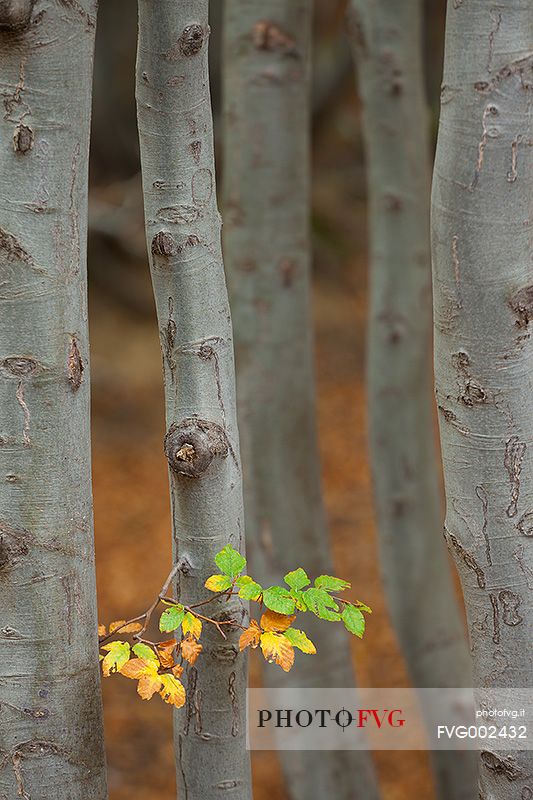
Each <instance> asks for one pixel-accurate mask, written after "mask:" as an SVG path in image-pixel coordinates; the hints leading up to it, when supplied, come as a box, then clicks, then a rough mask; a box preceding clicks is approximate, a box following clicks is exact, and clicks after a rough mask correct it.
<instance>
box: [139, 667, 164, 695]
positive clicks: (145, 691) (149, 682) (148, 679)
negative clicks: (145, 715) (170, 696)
mask: <svg viewBox="0 0 533 800" xmlns="http://www.w3.org/2000/svg"><path fill="white" fill-rule="evenodd" d="M165 677H166V676H165V675H158V674H157V672H156V673H154V674H152V673H150V674H147V675H142V676H141V677H140V678H139V683H138V684H137V694H138V695H139V696H140V697H141V698H142V699H143V700H151V699H152V697H153V695H154V694H155V693H156V692H159V691H160V690H161V686H162V684H163V678H165Z"/></svg>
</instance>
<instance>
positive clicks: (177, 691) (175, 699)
mask: <svg viewBox="0 0 533 800" xmlns="http://www.w3.org/2000/svg"><path fill="white" fill-rule="evenodd" d="M194 644H197V642H194ZM199 646H200V645H198V647H199ZM160 678H161V683H162V686H161V689H160V690H159V694H160V695H161V697H162V698H163V700H164V701H165V703H170V704H171V705H173V706H176V708H181V707H182V705H184V703H185V689H184V687H183V684H182V683H181V682H180V681H179V680H178V679H177V678H175V677H174V675H161V676H160Z"/></svg>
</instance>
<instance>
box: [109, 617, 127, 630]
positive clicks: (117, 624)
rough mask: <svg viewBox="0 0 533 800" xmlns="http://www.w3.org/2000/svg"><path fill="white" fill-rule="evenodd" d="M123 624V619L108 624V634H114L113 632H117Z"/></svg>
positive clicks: (124, 621)
mask: <svg viewBox="0 0 533 800" xmlns="http://www.w3.org/2000/svg"><path fill="white" fill-rule="evenodd" d="M125 624H126V620H125V619H117V621H116V622H110V623H109V633H115V631H118V629H119V628H120V627H122V625H125Z"/></svg>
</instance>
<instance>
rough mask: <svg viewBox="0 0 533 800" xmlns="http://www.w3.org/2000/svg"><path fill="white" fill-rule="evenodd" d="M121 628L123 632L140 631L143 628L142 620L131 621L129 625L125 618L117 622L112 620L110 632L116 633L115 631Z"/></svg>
mask: <svg viewBox="0 0 533 800" xmlns="http://www.w3.org/2000/svg"><path fill="white" fill-rule="evenodd" d="M118 630H120V632H121V633H138V632H139V631H140V630H142V625H141V623H140V622H130V624H129V625H126V620H125V619H118V620H117V621H116V622H111V623H110V625H109V633H115V631H118Z"/></svg>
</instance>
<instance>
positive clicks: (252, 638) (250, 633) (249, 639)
mask: <svg viewBox="0 0 533 800" xmlns="http://www.w3.org/2000/svg"><path fill="white" fill-rule="evenodd" d="M260 639H261V628H260V627H259V625H258V623H257V622H256V621H255V619H252V620H250V627H249V628H247V629H246V630H245V631H244V633H241V638H240V639H239V650H244V649H245V648H246V647H248V646H251V647H257V645H258V644H259V640H260Z"/></svg>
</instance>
